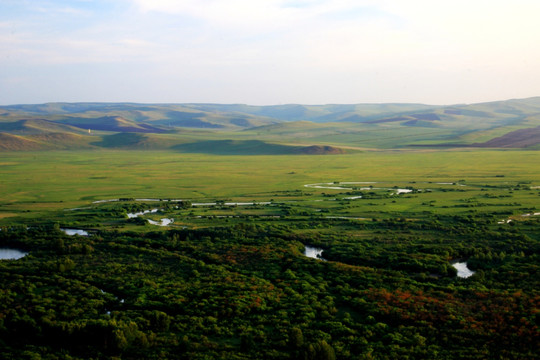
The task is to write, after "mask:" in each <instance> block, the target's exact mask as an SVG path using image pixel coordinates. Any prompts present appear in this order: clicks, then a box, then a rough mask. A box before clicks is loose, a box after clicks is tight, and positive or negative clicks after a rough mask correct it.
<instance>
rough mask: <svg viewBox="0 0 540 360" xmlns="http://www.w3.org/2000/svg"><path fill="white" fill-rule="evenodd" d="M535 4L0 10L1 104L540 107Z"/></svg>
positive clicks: (207, 4)
mask: <svg viewBox="0 0 540 360" xmlns="http://www.w3.org/2000/svg"><path fill="white" fill-rule="evenodd" d="M539 16H540V1H538V0H509V1H507V0H489V1H487V0H485V1H484V0H452V1H447V0H407V1H404V0H69V1H68V0H0V104H2V105H7V104H36V103H44V102H78V101H83V102H91V101H106V102H119V101H128V102H144V103H190V102H191V103H194V102H196V103H243V104H252V105H274V104H286V103H301V104H330V103H333V104H351V103H387V102H394V103H395V102H401V103H404V102H407V103H424V104H434V105H435V104H436V105H447V104H461V103H477V102H485V101H495V100H505V99H511V98H526V97H533V96H540V26H539V25H538V17H539Z"/></svg>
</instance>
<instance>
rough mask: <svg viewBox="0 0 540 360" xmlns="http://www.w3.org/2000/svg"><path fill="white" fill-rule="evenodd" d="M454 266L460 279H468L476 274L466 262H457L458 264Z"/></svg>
mask: <svg viewBox="0 0 540 360" xmlns="http://www.w3.org/2000/svg"><path fill="white" fill-rule="evenodd" d="M452 266H453V267H454V268H456V270H457V276H458V277H460V278H463V279H465V278H468V277H470V276H472V275H473V274H474V271H472V270H470V269H469V268H468V267H467V263H466V262H456V263H453V264H452Z"/></svg>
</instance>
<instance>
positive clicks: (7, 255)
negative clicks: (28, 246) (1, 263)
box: [0, 248, 28, 260]
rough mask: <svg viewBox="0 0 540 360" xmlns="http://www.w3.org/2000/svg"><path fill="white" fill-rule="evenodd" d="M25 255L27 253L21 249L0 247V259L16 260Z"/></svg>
mask: <svg viewBox="0 0 540 360" xmlns="http://www.w3.org/2000/svg"><path fill="white" fill-rule="evenodd" d="M26 255H28V253H27V252H24V251H21V250H17V249H7V248H0V260H17V259H20V258H23V257H25V256H26Z"/></svg>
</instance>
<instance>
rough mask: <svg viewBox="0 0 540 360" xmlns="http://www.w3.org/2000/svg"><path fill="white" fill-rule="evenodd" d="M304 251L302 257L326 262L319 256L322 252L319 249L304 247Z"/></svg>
mask: <svg viewBox="0 0 540 360" xmlns="http://www.w3.org/2000/svg"><path fill="white" fill-rule="evenodd" d="M305 248H306V249H305V250H304V255H305V256H307V257H309V258H312V259H317V260H322V261H326V260H325V259H324V258H323V257H322V256H321V255H322V252H323V249H320V248H316V247H313V246H307V245H305Z"/></svg>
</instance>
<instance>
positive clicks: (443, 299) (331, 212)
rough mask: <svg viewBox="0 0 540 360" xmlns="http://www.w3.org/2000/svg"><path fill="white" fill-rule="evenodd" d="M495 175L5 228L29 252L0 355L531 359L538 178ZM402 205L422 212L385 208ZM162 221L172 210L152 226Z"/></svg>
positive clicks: (13, 245)
mask: <svg viewBox="0 0 540 360" xmlns="http://www.w3.org/2000/svg"><path fill="white" fill-rule="evenodd" d="M494 179H495V180H496V181H494V182H493V183H492V184H491V185H490V184H487V183H483V184H479V185H478V186H475V185H474V184H470V183H468V186H459V183H452V184H446V183H445V184H443V183H440V184H435V183H430V184H429V186H430V187H431V189H430V191H429V192H428V191H422V189H420V188H421V187H422V188H423V187H425V186H427V185H428V184H419V183H414V184H409V186H408V189H402V191H401V192H397V191H396V188H395V187H389V188H383V187H378V186H379V185H375V186H373V185H371V186H370V187H361V188H359V187H358V186H360V185H358V186H354V187H353V188H349V186H351V185H345V183H343V184H341V183H339V182H334V183H328V184H326V185H324V184H323V185H318V186H319V187H321V188H322V189H321V188H317V186H314V187H313V188H304V189H305V190H302V191H289V192H287V191H286V192H281V193H275V194H273V195H276V199H270V201H268V202H265V203H257V202H253V203H251V204H250V203H230V202H228V200H221V201H216V202H213V203H210V202H206V203H204V204H201V203H196V202H191V201H176V202H173V201H168V200H167V199H161V201H150V200H152V199H139V200H137V199H134V198H122V199H117V201H112V202H102V203H99V202H98V203H96V204H94V205H93V206H91V207H87V208H81V209H75V210H73V211H69V212H66V211H59V212H56V213H55V212H50V213H49V215H48V216H47V217H45V218H43V217H42V218H40V219H39V220H37V219H34V220H33V222H32V224H28V225H25V224H22V223H21V224H17V225H5V226H3V227H2V228H1V231H0V248H2V249H18V250H20V251H22V252H25V253H27V254H26V256H24V257H22V258H20V259H18V260H0V273H1V276H0V281H1V283H2V284H1V286H0V344H1V346H0V349H1V350H0V354H1V355H0V356H1V357H2V358H7V359H41V358H43V359H102V358H110V359H119V358H122V359H141V358H144V359H171V358H174V359H537V358H538V357H539V344H540V332H539V328H538V324H539V311H538V309H539V305H540V294H539V291H538V289H540V276H538V275H539V274H538V270H539V264H540V232H539V231H538V229H539V225H540V216H537V213H535V212H534V206H531V205H527V199H528V201H529V204H534V202H536V201H537V199H538V196H539V195H540V191H539V190H538V189H537V188H535V187H532V186H530V185H528V184H524V183H523V182H521V183H511V182H507V181H505V182H506V183H508V184H506V185H501V180H505V179H501V178H500V177H495V178H494ZM362 186H365V185H362ZM330 188H333V190H332V189H330ZM405 190H407V191H405ZM278 196H279V198H278ZM445 196H447V198H445ZM291 199H293V200H291ZM441 199H442V202H441ZM156 200H157V199H156ZM410 202H414V203H415V204H417V205H418V206H420V207H421V208H422V209H423V210H422V211H418V210H417V211H405V212H403V211H393V210H392V207H389V206H388V205H385V207H383V208H384V209H387V211H380V210H378V205H382V204H391V206H394V207H398V206H399V205H400V204H407V203H410ZM437 207H440V211H436V209H437ZM371 208H375V209H377V210H370V209H371ZM434 208H435V210H433V209H434ZM525 210H527V211H529V210H531V212H530V213H525V214H523V212H524V211H525ZM445 211H446V212H445ZM360 212H362V213H363V214H368V215H369V217H366V218H364V217H359V216H358V214H359V213H360ZM135 213H138V215H136V216H135V215H133V214H135ZM516 214H519V215H516ZM162 217H170V218H173V219H174V222H173V223H172V224H169V225H168V226H163V227H161V226H155V225H152V224H150V223H149V222H148V220H150V219H152V218H153V219H159V218H162ZM66 227H78V228H81V229H85V231H84V233H79V234H74V235H73V233H71V235H68V232H67V231H66V229H65V228H66ZM81 234H82V235H81ZM308 247H309V248H312V247H315V248H318V249H321V250H322V258H319V259H315V258H310V257H307V256H305V250H306V248H308ZM458 261H466V264H467V266H468V267H469V269H470V270H471V271H472V272H474V274H473V275H472V276H470V277H467V278H464V277H460V276H457V270H456V268H455V267H454V266H452V265H453V264H454V263H455V262H458Z"/></svg>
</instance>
